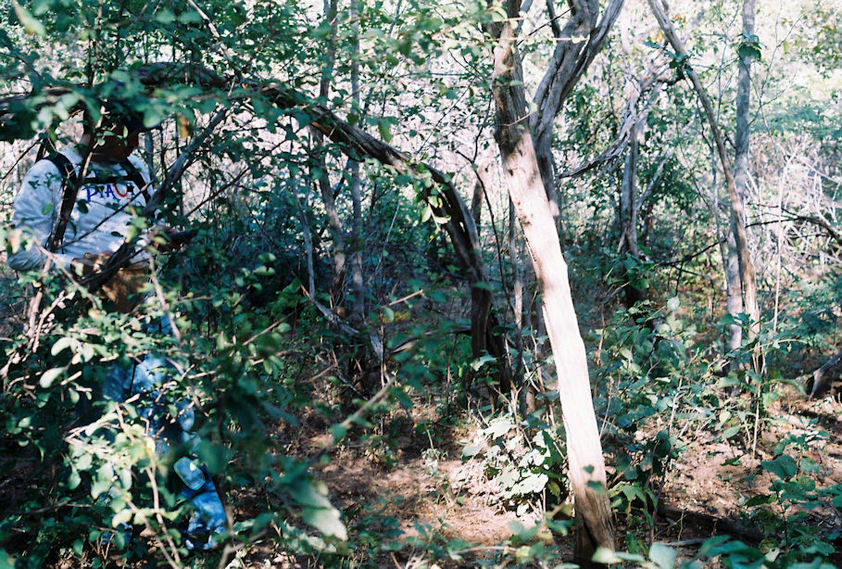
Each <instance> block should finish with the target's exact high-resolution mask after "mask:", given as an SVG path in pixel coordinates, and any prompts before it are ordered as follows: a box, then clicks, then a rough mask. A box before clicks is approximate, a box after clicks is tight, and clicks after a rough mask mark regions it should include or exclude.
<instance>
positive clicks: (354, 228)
mask: <svg viewBox="0 0 842 569" xmlns="http://www.w3.org/2000/svg"><path fill="white" fill-rule="evenodd" d="M348 17H349V19H350V21H351V22H350V23H351V30H352V33H353V39H352V40H351V103H352V104H351V107H352V108H353V110H354V112H355V113H357V114H359V113H360V58H359V55H360V2H359V0H351V4H350V7H349V10H348ZM349 171H350V174H349V175H350V177H351V209H352V215H353V219H352V220H351V297H352V299H353V300H352V302H351V315H352V319H353V320H355V321H356V322H358V323H359V322H361V321H362V320H363V318H365V282H364V280H363V247H364V246H365V245H364V241H363V235H362V232H363V229H362V228H363V206H362V201H363V198H362V180H360V163H359V162H358V161H357V160H354V159H351V163H350V165H349Z"/></svg>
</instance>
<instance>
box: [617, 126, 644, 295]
mask: <svg viewBox="0 0 842 569" xmlns="http://www.w3.org/2000/svg"><path fill="white" fill-rule="evenodd" d="M639 128H640V126H639V123H638V121H637V120H635V121H633V122H632V127H631V131H630V133H629V149H628V152H627V153H626V163H625V165H624V168H623V182H622V187H621V189H620V246H619V248H618V253H620V256H621V263H622V257H624V256H625V255H628V256H629V257H631V258H632V259H635V260H638V261H639V260H640V249H639V247H638V245H637V217H638V208H639V206H640V202H639V201H638V197H637V158H638V149H639V143H638V129H639ZM621 267H622V268H621V272H622V273H623V274H622V275H621V277H622V279H623V281H624V283H623V293H624V296H625V302H624V304H625V305H626V307H627V308H630V307H631V306H633V305H634V304H636V303H637V302H640V301H641V300H643V299H644V298H646V290H644V289H643V288H641V287H639V286H637V285H636V284H635V282H633V280H634V276H633V275H630V274H629V270H628V268H627V267H626V266H625V265H623V264H621Z"/></svg>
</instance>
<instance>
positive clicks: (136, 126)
mask: <svg viewBox="0 0 842 569" xmlns="http://www.w3.org/2000/svg"><path fill="white" fill-rule="evenodd" d="M103 107H104V108H103V113H102V121H101V123H100V125H99V127H100V132H103V131H112V132H114V133H116V134H122V132H123V129H124V128H125V130H126V131H127V132H126V134H133V133H138V132H143V131H144V130H147V129H146V128H145V127H144V125H143V115H141V114H140V113H138V112H137V111H134V110H133V109H130V108H128V107H127V106H126V105H125V104H123V103H115V102H111V101H106V102H105V103H104V104H103ZM96 123H97V121H95V120H94V118H93V116H92V115H91V112H90V111H89V110H88V108H87V107H85V108H84V110H83V111H82V128H83V132H84V133H85V134H88V135H93V132H94V128H95V127H96Z"/></svg>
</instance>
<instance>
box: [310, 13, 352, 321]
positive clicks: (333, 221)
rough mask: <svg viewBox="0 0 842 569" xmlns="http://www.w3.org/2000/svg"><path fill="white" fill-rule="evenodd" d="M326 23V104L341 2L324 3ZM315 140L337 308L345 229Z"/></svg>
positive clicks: (318, 136)
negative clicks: (328, 31) (327, 23)
mask: <svg viewBox="0 0 842 569" xmlns="http://www.w3.org/2000/svg"><path fill="white" fill-rule="evenodd" d="M324 13H325V20H326V21H327V22H329V24H330V39H329V40H328V42H327V47H326V52H325V60H326V61H325V67H324V69H322V78H321V81H319V99H320V100H322V101H327V99H328V96H329V95H330V83H331V80H332V78H333V70H334V67H335V63H336V34H337V29H338V15H339V0H325V2H324ZM315 140H316V146H317V149H316V157H315V159H316V163H317V164H318V166H319V168H320V169H321V176H319V177H318V179H317V180H316V183H317V184H318V186H319V193H320V194H321V196H322V202H323V203H324V206H325V215H326V216H327V224H328V227H329V228H330V235H331V239H332V253H333V254H332V256H331V263H330V266H331V285H330V298H331V302H332V304H333V306H338V305H340V304H341V302H342V297H343V288H344V283H345V262H346V259H345V233H344V231H343V229H342V220H341V219H340V217H339V211H338V210H337V209H336V200H335V199H334V197H333V188H331V186H330V176H328V173H327V172H328V169H327V158H326V156H325V150H324V147H323V143H324V135H322V133H320V132H316V133H315Z"/></svg>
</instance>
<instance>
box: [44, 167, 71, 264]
mask: <svg viewBox="0 0 842 569" xmlns="http://www.w3.org/2000/svg"><path fill="white" fill-rule="evenodd" d="M45 160H48V161H49V162H52V163H53V164H54V165H55V167H56V168H58V171H59V174H61V207H60V209H59V214H58V218H57V219H56V224H55V226H54V227H53V232H52V233H51V234H50V237H49V239H47V249H48V250H49V251H51V252H53V253H55V252H56V251H57V250H58V247H59V244H60V243H61V241H62V239H64V232H65V231H66V230H67V223H68V222H69V221H70V214H71V213H72V212H73V204H75V203H76V196H77V195H78V194H79V176H78V175H77V174H76V168H75V167H74V166H73V162H71V161H70V159H69V158H68V157H67V156H65V155H64V154H62V153H61V152H53V153H52V154H50V155H49V156H47V157H46V158H45Z"/></svg>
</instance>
